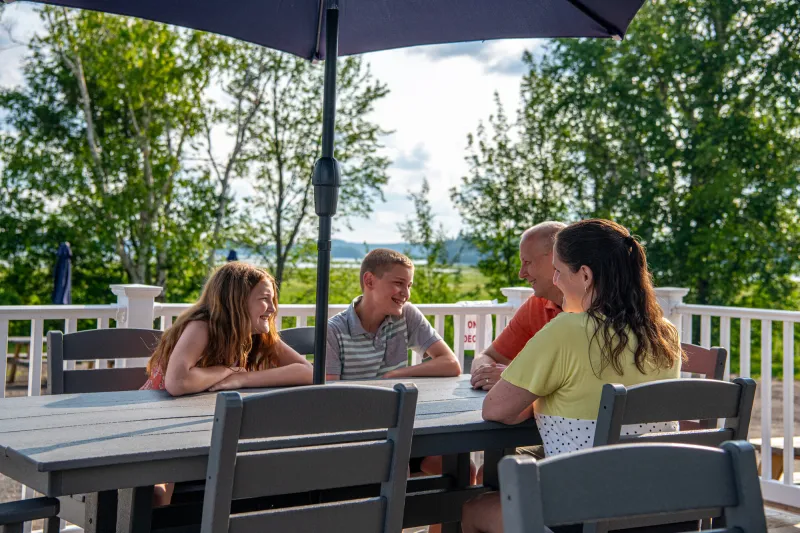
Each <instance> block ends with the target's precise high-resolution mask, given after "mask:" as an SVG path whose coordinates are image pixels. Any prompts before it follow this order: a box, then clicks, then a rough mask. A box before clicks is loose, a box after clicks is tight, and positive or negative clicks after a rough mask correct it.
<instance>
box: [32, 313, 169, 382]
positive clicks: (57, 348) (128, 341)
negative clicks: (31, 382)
mask: <svg viewBox="0 0 800 533" xmlns="http://www.w3.org/2000/svg"><path fill="white" fill-rule="evenodd" d="M160 339H161V331H158V330H155V329H133V328H118V329H95V330H88V331H78V332H76V333H67V334H64V333H62V332H60V331H50V332H48V333H47V392H48V394H72V393H81V392H116V391H127V390H137V389H138V388H140V387H141V386H142V385H144V382H145V381H147V374H146V373H145V370H144V368H141V367H136V368H96V369H93V370H65V369H64V361H85V360H93V359H138V358H143V357H150V356H151V355H152V354H153V351H154V350H155V348H156V346H157V345H158V341H159V340H160Z"/></svg>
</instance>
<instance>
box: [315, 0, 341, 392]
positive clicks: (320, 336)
mask: <svg viewBox="0 0 800 533" xmlns="http://www.w3.org/2000/svg"><path fill="white" fill-rule="evenodd" d="M331 5H334V6H335V2H331V3H330V4H329V6H331ZM325 22H326V23H325V87H324V93H323V100H322V157H321V158H320V159H318V160H317V163H316V165H314V175H313V176H312V178H311V181H312V183H313V184H314V207H315V210H316V212H317V216H318V217H319V239H318V241H317V307H316V313H315V323H314V384H315V385H322V384H324V383H325V349H326V347H327V336H328V289H329V286H330V274H331V219H332V217H333V215H335V214H336V206H337V204H338V202H339V185H340V184H341V176H340V174H339V163H338V162H337V161H336V159H334V157H333V136H334V124H335V120H336V60H337V56H338V53H339V10H338V9H337V8H336V7H329V8H328V9H327V13H326V21H325Z"/></svg>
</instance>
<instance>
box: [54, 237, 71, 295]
mask: <svg viewBox="0 0 800 533" xmlns="http://www.w3.org/2000/svg"><path fill="white" fill-rule="evenodd" d="M53 277H54V286H53V303H54V304H56V305H69V304H71V303H72V250H71V249H70V247H69V243H68V242H62V243H61V244H60V245H59V247H58V252H56V268H55V274H54V276H53Z"/></svg>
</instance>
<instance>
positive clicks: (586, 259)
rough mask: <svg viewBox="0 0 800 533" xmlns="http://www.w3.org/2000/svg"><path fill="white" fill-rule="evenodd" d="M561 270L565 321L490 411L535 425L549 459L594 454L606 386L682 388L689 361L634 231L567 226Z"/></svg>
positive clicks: (672, 426)
mask: <svg viewBox="0 0 800 533" xmlns="http://www.w3.org/2000/svg"><path fill="white" fill-rule="evenodd" d="M553 268H554V270H555V273H554V275H553V283H554V284H555V285H556V287H558V288H559V289H560V290H561V293H562V294H563V296H564V301H563V304H562V309H563V310H564V312H563V313H561V314H560V315H558V316H557V317H556V318H554V319H553V320H551V321H550V322H549V323H548V324H547V325H546V326H544V327H543V328H542V329H541V330H540V331H539V332H538V333H537V334H536V335H535V336H534V337H533V338H532V339H531V340H530V341H529V342H528V344H527V345H526V346H525V348H524V349H523V350H522V352H520V354H519V355H518V356H517V357H516V359H514V361H512V362H511V364H510V365H509V366H508V367H507V368H506V369H505V370H504V371H503V374H502V375H501V379H500V381H499V382H498V383H497V384H496V385H495V386H494V387H493V388H492V389H491V390H490V391H489V393H488V394H487V395H486V398H485V400H484V402H483V417H484V418H485V419H486V420H494V421H498V422H503V423H506V424H518V423H520V422H522V421H524V420H527V419H528V418H531V417H534V418H535V419H536V425H537V427H538V429H539V434H540V435H541V436H542V443H543V444H544V452H545V455H546V456H552V455H557V454H561V453H568V452H572V451H576V450H580V449H583V448H590V447H591V446H592V444H593V441H594V432H595V426H596V423H597V411H598V408H599V404H600V396H601V393H602V389H603V385H605V384H606V383H620V384H622V385H625V386H631V385H636V384H639V383H645V382H649V381H656V380H662V379H677V378H679V377H680V369H681V360H682V353H681V348H680V342H679V340H678V334H677V330H676V329H675V327H674V326H673V325H672V324H670V323H669V322H668V321H667V320H666V319H665V318H664V316H663V313H662V311H661V307H660V306H659V305H658V302H657V301H656V295H655V290H654V289H653V281H652V276H651V275H650V272H649V271H648V269H647V256H646V255H645V251H644V248H643V247H642V245H641V244H640V243H639V242H638V241H637V240H636V239H635V238H634V237H633V236H632V235H631V234H630V232H629V231H628V230H627V229H625V228H624V227H622V226H620V225H619V224H616V223H615V222H612V221H610V220H600V219H595V220H583V221H581V222H576V223H574V224H571V225H569V226H567V227H566V228H564V229H562V230H561V231H559V232H558V233H557V234H556V238H555V244H554V246H553ZM677 430H678V426H677V422H662V423H658V424H643V425H641V426H640V425H638V424H637V425H636V426H631V427H629V426H623V428H622V431H623V433H624V434H626V435H638V434H642V433H656V432H665V431H677ZM578 482H579V481H578ZM500 509H501V506H500V498H499V495H498V493H486V494H484V495H482V496H480V497H478V498H476V499H475V500H472V501H470V502H468V503H467V504H466V505H465V506H464V511H463V516H462V523H461V527H462V530H463V531H464V533H477V532H481V533H499V532H501V531H502V530H503V525H502V516H501V510H500ZM572 529H576V530H578V531H580V530H579V529H577V528H572ZM572 529H566V530H564V531H571V530H572ZM554 530H555V529H554Z"/></svg>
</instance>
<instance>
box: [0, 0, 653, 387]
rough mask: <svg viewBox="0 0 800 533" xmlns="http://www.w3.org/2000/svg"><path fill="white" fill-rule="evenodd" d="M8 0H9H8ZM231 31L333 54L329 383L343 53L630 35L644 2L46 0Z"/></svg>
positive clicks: (324, 162)
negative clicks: (336, 134) (339, 84)
mask: <svg viewBox="0 0 800 533" xmlns="http://www.w3.org/2000/svg"><path fill="white" fill-rule="evenodd" d="M5 1H8V0H5ZM37 1H39V2H40V3H49V4H56V5H60V6H67V7H78V8H82V9H91V10H95V11H104V12H107V13H116V14H118V15H130V16H134V17H139V18H143V19H149V20H156V21H159V22H166V23H168V24H176V25H179V26H185V27H187V28H194V29H197V30H205V31H210V32H214V33H219V34H222V35H228V36H230V37H235V38H237V39H241V40H244V41H250V42H252V43H256V44H260V45H262V46H267V47H269V48H274V49H275V50H281V51H284V52H289V53H290V54H294V55H296V56H300V57H303V58H306V59H310V60H318V59H325V60H326V61H325V88H324V92H323V115H322V116H323V119H322V157H321V158H320V159H318V160H317V163H316V165H315V167H314V174H313V176H312V183H313V184H314V205H315V209H316V212H317V216H318V217H319V241H318V243H317V305H316V322H315V333H314V383H324V382H325V345H326V342H325V338H326V336H327V324H328V321H327V318H328V283H329V277H330V262H331V217H332V216H333V215H335V214H336V208H337V204H338V200H339V186H340V184H341V176H340V173H339V164H338V163H337V161H336V159H334V157H333V140H334V119H335V116H336V59H337V57H338V56H340V55H351V54H360V53H364V52H372V51H376V50H388V49H391V48H402V47H406V46H416V45H423V44H438V43H452V42H462V41H483V40H487V39H510V38H531V37H612V38H615V39H622V37H623V36H624V35H625V32H626V31H627V29H628V25H629V24H630V22H631V20H633V17H634V15H636V12H637V11H638V10H639V8H640V7H641V6H642V4H643V3H644V0H229V1H227V2H220V1H218V0H193V1H186V0H136V1H132V0H37Z"/></svg>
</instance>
